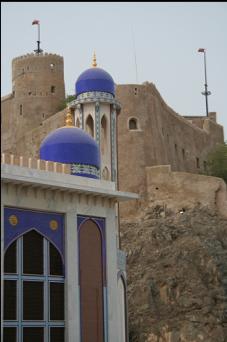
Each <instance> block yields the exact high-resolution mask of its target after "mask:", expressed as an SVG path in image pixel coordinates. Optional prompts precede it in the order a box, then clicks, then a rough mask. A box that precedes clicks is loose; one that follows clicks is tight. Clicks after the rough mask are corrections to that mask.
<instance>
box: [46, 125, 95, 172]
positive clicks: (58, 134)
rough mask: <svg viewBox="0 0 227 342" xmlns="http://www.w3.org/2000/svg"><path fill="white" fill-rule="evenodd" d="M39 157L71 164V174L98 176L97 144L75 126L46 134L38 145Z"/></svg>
mask: <svg viewBox="0 0 227 342" xmlns="http://www.w3.org/2000/svg"><path fill="white" fill-rule="evenodd" d="M40 159H43V160H49V161H54V162H58V163H64V164H71V174H73V175H78V176H84V177H90V178H100V177H99V173H100V153H99V147H98V144H97V143H96V141H95V140H94V139H93V138H92V137H91V136H90V135H89V134H88V133H86V132H85V131H83V130H82V129H80V128H77V127H61V128H58V129H56V130H55V131H53V132H51V133H50V134H48V136H47V137H46V138H45V139H44V140H43V142H42V144H41V146H40Z"/></svg>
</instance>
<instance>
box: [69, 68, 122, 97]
mask: <svg viewBox="0 0 227 342" xmlns="http://www.w3.org/2000/svg"><path fill="white" fill-rule="evenodd" d="M75 91H76V95H79V94H82V93H86V92H89V91H102V92H106V93H110V94H112V95H113V96H114V95H115V86H114V80H113V78H112V77H111V76H110V74H108V72H106V71H105V70H103V69H101V68H96V67H95V68H90V69H87V70H85V71H84V72H82V74H81V75H80V76H79V77H78V79H77V81H76V84H75Z"/></svg>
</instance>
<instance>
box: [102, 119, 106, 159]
mask: <svg viewBox="0 0 227 342" xmlns="http://www.w3.org/2000/svg"><path fill="white" fill-rule="evenodd" d="M106 147H107V120H106V116H105V115H103V117H102V120H101V153H102V155H103V154H105V152H106Z"/></svg>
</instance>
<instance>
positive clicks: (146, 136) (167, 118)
mask: <svg viewBox="0 0 227 342" xmlns="http://www.w3.org/2000/svg"><path fill="white" fill-rule="evenodd" d="M88 97H89V93H88ZM116 100H117V101H118V102H119V106H117V108H116V112H117V151H118V186H119V189H120V190H124V191H132V192H137V193H139V194H140V195H142V198H143V196H144V194H145V193H146V190H147V175H146V173H147V171H146V170H147V168H149V167H155V166H158V165H163V166H167V165H169V167H170V169H171V170H172V172H183V173H184V172H186V173H193V174H198V173H201V172H203V171H204V170H206V167H207V161H206V158H207V154H208V152H209V151H211V150H212V149H213V148H214V147H215V145H216V144H217V143H223V142H224V133H223V127H222V126H221V125H219V124H218V123H217V121H216V113H215V112H210V113H209V115H208V116H201V115H195V116H190V117H189V116H183V115H180V114H178V113H176V112H175V111H174V110H173V109H172V108H170V107H169V106H168V105H167V104H166V103H165V101H164V100H163V98H162V97H161V95H160V93H159V91H158V90H157V89H156V87H155V85H154V84H153V83H150V82H145V83H143V84H125V85H116ZM64 101H65V84H64V60H63V57H61V56H58V55H56V54H52V53H40V54H33V53H30V54H27V55H24V56H20V57H16V58H14V59H13V61H12V92H11V94H9V95H7V96H4V97H3V98H2V102H1V103H2V107H1V108H2V109H1V112H2V123H1V125H2V152H6V153H10V154H14V155H18V156H20V155H23V156H27V157H35V158H39V147H40V144H41V142H42V140H43V139H44V137H45V136H46V135H47V134H48V133H49V132H50V131H52V130H54V129H56V128H58V127H61V126H63V125H64V117H65V114H66V109H63V108H64V106H63V103H64ZM92 101H96V100H94V99H92V98H90V99H89V98H87V99H86V98H85V99H82V100H81V101H80V103H79V104H78V101H76V100H74V101H72V102H70V103H69V104H68V105H69V107H70V108H71V112H72V114H73V115H74V120H75V121H74V122H75V126H79V127H82V128H84V129H85V130H86V131H88V132H89V133H90V134H91V135H93V136H94V137H96V134H97V132H96V131H95V129H94V120H95V118H94V115H95V114H94V113H92V111H93V110H94V109H93V107H92V106H91V105H90V104H91V103H92ZM100 101H101V100H100ZM105 101H107V102H108V101H109V100H108V96H107V98H106V99H105ZM112 106H116V105H114V104H113V105H112ZM65 107H66V105H65ZM103 108H104V109H103V110H104V111H105V107H103ZM81 112H83V113H84V114H85V119H84V120H85V122H84V123H83V124H82V122H80V120H79V119H80V116H79V115H80V114H79V113H81ZM107 116H108V115H107ZM102 125H103V127H104V126H105V127H104V128H105V129H110V122H108V121H107V122H103V123H102ZM108 148H109V147H108V146H107V149H108ZM108 152H109V151H108ZM106 162H107V164H108V161H106ZM107 166H108V165H107ZM164 169H165V167H164ZM160 170H162V171H163V169H162V168H161V169H160V168H159V171H160ZM104 171H105V172H104ZM162 171H161V172H162ZM164 172H165V171H164ZM102 176H103V178H105V179H110V177H111V172H110V170H108V167H105V170H103V173H102ZM139 206H140V202H139V201H135V204H132V203H130V207H128V206H127V204H124V207H123V208H122V215H123V214H124V215H129V214H130V213H133V212H134V211H135V210H136V209H137V208H138V207H139Z"/></svg>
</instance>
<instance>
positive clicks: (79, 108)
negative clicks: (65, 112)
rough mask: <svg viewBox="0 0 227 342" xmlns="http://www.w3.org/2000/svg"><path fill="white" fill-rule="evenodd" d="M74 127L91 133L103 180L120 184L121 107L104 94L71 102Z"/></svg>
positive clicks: (112, 98)
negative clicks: (118, 146) (118, 172)
mask: <svg viewBox="0 0 227 342" xmlns="http://www.w3.org/2000/svg"><path fill="white" fill-rule="evenodd" d="M70 107H71V108H72V109H73V111H74V124H75V126H76V127H79V128H82V129H83V130H85V131H86V132H87V133H89V134H90V135H91V136H92V137H93V138H94V139H95V140H96V142H97V143H98V145H99V149H100V156H101V179H104V180H111V181H114V182H117V142H116V136H117V135H116V127H117V115H118V114H119V112H120V104H119V103H118V102H117V101H116V100H115V98H114V97H113V95H111V94H108V93H105V92H98V91H93V92H87V93H83V94H81V95H79V96H78V97H77V99H76V100H75V101H73V102H71V104H70Z"/></svg>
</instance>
